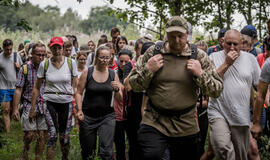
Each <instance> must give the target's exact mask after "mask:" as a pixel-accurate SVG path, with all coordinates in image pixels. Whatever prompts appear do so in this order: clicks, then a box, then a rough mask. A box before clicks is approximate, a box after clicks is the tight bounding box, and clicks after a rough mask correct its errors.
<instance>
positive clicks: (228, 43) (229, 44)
mask: <svg viewBox="0 0 270 160" xmlns="http://www.w3.org/2000/svg"><path fill="white" fill-rule="evenodd" d="M226 44H227V45H228V46H231V45H234V46H238V43H233V42H226Z"/></svg>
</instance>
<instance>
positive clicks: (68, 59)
mask: <svg viewBox="0 0 270 160" xmlns="http://www.w3.org/2000/svg"><path fill="white" fill-rule="evenodd" d="M67 63H68V68H69V70H70V73H71V76H72V77H73V72H72V69H73V68H72V59H71V57H68V58H67Z"/></svg>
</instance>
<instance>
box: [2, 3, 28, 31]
mask: <svg viewBox="0 0 270 160" xmlns="http://www.w3.org/2000/svg"><path fill="white" fill-rule="evenodd" d="M20 4H21V2H20V1H19V0H0V10H2V11H4V10H6V9H8V8H9V9H11V10H10V11H11V12H12V15H11V17H6V18H5V19H2V20H3V21H0V22H5V23H0V24H5V26H4V28H5V30H7V29H8V28H10V29H11V30H14V29H16V27H17V28H18V29H24V30H25V31H31V30H32V28H31V27H30V25H29V23H28V21H26V20H25V19H24V18H21V19H19V18H18V17H14V12H13V10H12V9H16V8H19V6H20ZM1 15H2V14H1ZM11 18H12V19H11ZM14 24H16V26H14Z"/></svg>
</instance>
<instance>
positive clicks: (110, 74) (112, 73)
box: [109, 68, 115, 81]
mask: <svg viewBox="0 0 270 160" xmlns="http://www.w3.org/2000/svg"><path fill="white" fill-rule="evenodd" d="M109 77H110V80H112V81H114V79H115V72H114V71H113V70H112V69H110V68H109Z"/></svg>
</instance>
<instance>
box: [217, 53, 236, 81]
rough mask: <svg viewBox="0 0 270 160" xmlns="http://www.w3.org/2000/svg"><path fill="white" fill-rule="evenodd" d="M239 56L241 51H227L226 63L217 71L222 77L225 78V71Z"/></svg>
mask: <svg viewBox="0 0 270 160" xmlns="http://www.w3.org/2000/svg"><path fill="white" fill-rule="evenodd" d="M238 57H239V53H237V52H236V51H230V52H229V53H227V55H226V59H225V61H224V63H223V64H222V65H221V66H220V67H219V68H218V69H217V72H218V74H219V76H220V77H221V78H223V76H224V74H225V72H226V71H227V70H228V68H229V67H230V66H231V65H232V64H233V63H234V61H235V60H236V59H237V58H238Z"/></svg>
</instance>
